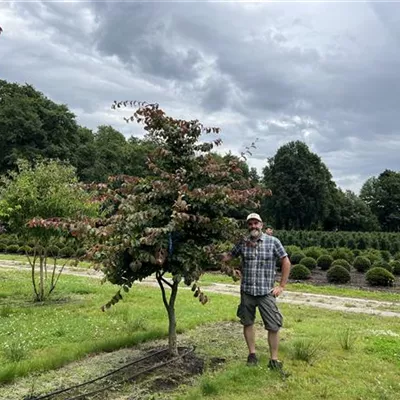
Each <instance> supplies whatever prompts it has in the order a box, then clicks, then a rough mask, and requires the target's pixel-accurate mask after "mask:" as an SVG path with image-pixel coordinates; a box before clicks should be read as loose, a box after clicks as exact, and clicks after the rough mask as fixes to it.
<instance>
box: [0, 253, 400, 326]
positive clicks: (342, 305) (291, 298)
mask: <svg viewBox="0 0 400 400" xmlns="http://www.w3.org/2000/svg"><path fill="white" fill-rule="evenodd" d="M0 268H3V269H11V270H15V269H17V270H29V269H30V267H29V265H27V264H24V263H21V262H18V261H0ZM63 273H64V274H67V275H75V276H86V277H92V278H99V279H100V278H102V276H103V275H102V273H101V272H99V271H95V270H93V269H82V268H73V267H65V269H64V272H63ZM139 284H141V285H148V286H158V284H157V281H156V280H155V279H154V278H147V279H145V280H143V281H142V282H141V283H139ZM183 289H186V290H189V288H186V287H184V288H183ZM204 291H205V292H209V293H220V294H229V295H233V296H239V294H240V293H239V286H238V285H230V284H223V283H213V284H211V285H209V286H204ZM278 301H279V302H280V303H288V304H295V305H300V306H301V305H306V306H312V307H318V308H324V309H328V310H334V311H342V312H353V313H361V314H371V315H380V316H384V317H397V318H400V301H399V302H389V301H377V300H366V299H358V298H351V297H339V296H330V295H322V294H311V293H301V292H290V291H286V292H284V293H283V294H282V296H280V297H279V299H278Z"/></svg>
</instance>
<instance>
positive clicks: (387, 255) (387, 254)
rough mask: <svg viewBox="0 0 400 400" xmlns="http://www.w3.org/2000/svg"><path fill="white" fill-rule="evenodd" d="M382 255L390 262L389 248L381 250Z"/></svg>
mask: <svg viewBox="0 0 400 400" xmlns="http://www.w3.org/2000/svg"><path fill="white" fill-rule="evenodd" d="M381 257H382V259H383V260H384V261H386V262H389V261H390V258H391V257H390V253H389V252H388V251H387V250H381Z"/></svg>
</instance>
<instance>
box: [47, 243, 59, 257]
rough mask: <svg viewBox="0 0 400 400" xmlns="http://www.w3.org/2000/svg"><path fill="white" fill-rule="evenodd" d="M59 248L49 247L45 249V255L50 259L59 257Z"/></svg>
mask: <svg viewBox="0 0 400 400" xmlns="http://www.w3.org/2000/svg"><path fill="white" fill-rule="evenodd" d="M60 251H61V250H60V248H59V247H58V246H55V245H53V246H49V247H48V249H47V254H48V255H49V256H51V257H59V256H60Z"/></svg>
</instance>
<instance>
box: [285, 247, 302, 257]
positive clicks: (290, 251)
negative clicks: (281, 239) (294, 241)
mask: <svg viewBox="0 0 400 400" xmlns="http://www.w3.org/2000/svg"><path fill="white" fill-rule="evenodd" d="M285 250H286V253H287V254H288V256H289V258H291V257H292V255H293V254H294V253H301V248H300V247H299V246H285Z"/></svg>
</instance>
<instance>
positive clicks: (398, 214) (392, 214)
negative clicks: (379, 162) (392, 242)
mask: <svg viewBox="0 0 400 400" xmlns="http://www.w3.org/2000/svg"><path fill="white" fill-rule="evenodd" d="M360 197H361V199H363V200H364V201H365V203H366V204H368V206H369V207H370V208H371V210H372V212H373V213H374V214H375V215H376V217H377V218H378V220H379V222H380V224H381V226H382V229H383V230H387V231H399V230H400V172H395V171H391V170H385V171H384V172H382V173H381V174H380V175H379V176H378V178H375V177H372V178H369V179H368V180H367V181H366V182H365V183H364V185H363V187H362V188H361V192H360Z"/></svg>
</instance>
